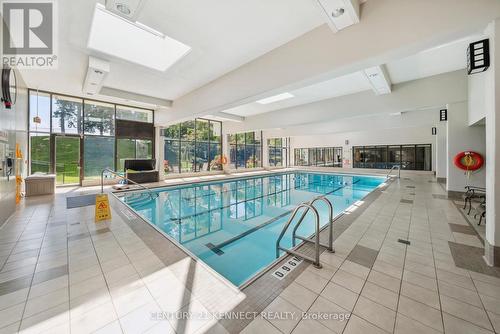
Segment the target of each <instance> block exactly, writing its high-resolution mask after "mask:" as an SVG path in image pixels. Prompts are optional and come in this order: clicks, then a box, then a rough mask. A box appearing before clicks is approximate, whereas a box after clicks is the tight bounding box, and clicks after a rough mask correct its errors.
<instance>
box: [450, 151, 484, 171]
mask: <svg viewBox="0 0 500 334" xmlns="http://www.w3.org/2000/svg"><path fill="white" fill-rule="evenodd" d="M453 163H454V164H455V166H457V167H458V168H460V169H461V170H465V171H466V172H473V171H476V170H478V169H480V168H481V167H483V164H484V158H483V156H482V155H481V154H479V153H477V152H472V151H464V152H460V153H458V154H457V155H455V158H454V159H453Z"/></svg>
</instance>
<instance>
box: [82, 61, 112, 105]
mask: <svg viewBox="0 0 500 334" xmlns="http://www.w3.org/2000/svg"><path fill="white" fill-rule="evenodd" d="M108 73H109V62H108V61H106V60H102V59H99V58H96V57H92V56H89V67H88V69H87V75H86V76H85V81H84V82H83V93H85V94H87V95H95V94H98V93H99V91H100V90H101V88H102V84H103V83H104V79H105V78H106V76H107V75H108Z"/></svg>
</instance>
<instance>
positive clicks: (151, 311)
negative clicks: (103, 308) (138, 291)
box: [120, 302, 164, 334]
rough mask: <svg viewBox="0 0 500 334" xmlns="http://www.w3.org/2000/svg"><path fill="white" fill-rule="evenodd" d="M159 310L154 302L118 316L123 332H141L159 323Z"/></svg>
mask: <svg viewBox="0 0 500 334" xmlns="http://www.w3.org/2000/svg"><path fill="white" fill-rule="evenodd" d="M160 312H161V310H160V308H159V307H158V305H157V304H156V302H150V303H148V304H145V305H143V306H141V307H139V308H137V309H135V310H133V311H132V312H130V313H127V314H126V315H124V316H123V317H121V318H120V324H121V327H122V328H123V332H124V333H126V334H128V333H143V332H145V331H146V330H148V329H150V328H151V327H153V326H155V325H157V324H159V323H160V322H161V321H164V320H162V318H161V316H160V314H161V313H160Z"/></svg>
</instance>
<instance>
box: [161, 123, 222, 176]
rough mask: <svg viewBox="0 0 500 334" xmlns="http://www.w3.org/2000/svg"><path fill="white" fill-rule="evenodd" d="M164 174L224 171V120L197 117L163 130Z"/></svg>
mask: <svg viewBox="0 0 500 334" xmlns="http://www.w3.org/2000/svg"><path fill="white" fill-rule="evenodd" d="M161 135H162V136H163V137H164V148H163V151H164V161H163V170H164V172H165V174H171V173H193V172H203V171H205V172H208V171H219V170H222V163H223V159H222V123H221V122H218V121H212V120H208V119H202V118H197V119H196V120H194V121H187V122H183V123H179V124H175V125H172V126H170V127H168V128H166V129H163V130H162V131H161Z"/></svg>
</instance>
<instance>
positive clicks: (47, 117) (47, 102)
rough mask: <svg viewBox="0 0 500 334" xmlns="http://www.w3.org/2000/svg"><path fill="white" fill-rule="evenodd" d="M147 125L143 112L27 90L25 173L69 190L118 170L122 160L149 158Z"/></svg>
mask: <svg viewBox="0 0 500 334" xmlns="http://www.w3.org/2000/svg"><path fill="white" fill-rule="evenodd" d="M153 120H154V112H153V110H149V109H141V108H135V107H129V106H122V105H117V104H112V103H106V102H101V101H95V100H89V99H83V98H78V97H72V96H65V95H61V94H54V93H50V92H41V91H35V90H30V91H29V120H28V122H29V145H30V149H29V153H28V155H29V157H28V159H29V163H30V168H29V173H30V174H33V173H37V172H42V173H55V174H56V180H57V184H58V185H69V184H81V183H82V181H83V180H98V179H100V177H101V171H102V170H103V169H104V168H110V169H112V170H118V171H123V161H124V159H134V158H148V159H151V158H152V157H153V151H154V150H153V147H154V127H153ZM128 143H130V144H131V145H128ZM132 144H133V145H134V148H133V149H131V146H132ZM123 147H126V149H123ZM108 176H109V177H111V176H110V175H108Z"/></svg>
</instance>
